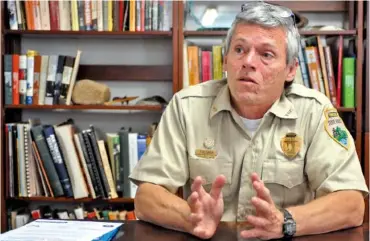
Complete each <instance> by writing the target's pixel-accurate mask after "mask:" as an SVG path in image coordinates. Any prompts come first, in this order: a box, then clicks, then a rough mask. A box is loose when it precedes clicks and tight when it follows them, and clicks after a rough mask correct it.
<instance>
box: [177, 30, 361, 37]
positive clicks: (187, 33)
mask: <svg viewBox="0 0 370 241" xmlns="http://www.w3.org/2000/svg"><path fill="white" fill-rule="evenodd" d="M299 33H300V34H301V35H304V36H305V35H350V36H352V35H356V33H357V30H356V29H351V30H332V31H321V30H301V31H299ZM226 34H227V31H211V30H205V31H202V30H200V31H184V36H187V37H202V36H222V37H225V36H226Z"/></svg>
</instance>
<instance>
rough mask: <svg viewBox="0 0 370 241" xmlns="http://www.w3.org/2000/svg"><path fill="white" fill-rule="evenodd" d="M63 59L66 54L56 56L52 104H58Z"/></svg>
mask: <svg viewBox="0 0 370 241" xmlns="http://www.w3.org/2000/svg"><path fill="white" fill-rule="evenodd" d="M65 59H66V56H63V55H59V57H58V64H57V72H56V78H55V84H54V95H53V104H54V105H58V104H59V97H60V89H61V86H62V80H63V70H64V62H65Z"/></svg>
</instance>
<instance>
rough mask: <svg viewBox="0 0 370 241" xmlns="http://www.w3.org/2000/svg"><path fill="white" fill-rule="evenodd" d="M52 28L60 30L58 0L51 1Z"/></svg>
mask: <svg viewBox="0 0 370 241" xmlns="http://www.w3.org/2000/svg"><path fill="white" fill-rule="evenodd" d="M49 12H50V28H51V30H60V28H59V4H58V1H56V0H50V1H49Z"/></svg>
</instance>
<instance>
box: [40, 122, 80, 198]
mask: <svg viewBox="0 0 370 241" xmlns="http://www.w3.org/2000/svg"><path fill="white" fill-rule="evenodd" d="M43 132H44V135H45V138H46V143H47V145H48V147H49V152H50V153H51V157H52V158H53V161H54V166H55V169H56V171H57V173H58V177H59V180H60V183H61V184H62V187H63V190H64V194H65V196H67V197H73V191H72V185H71V181H70V179H69V175H68V171H67V168H66V165H65V162H64V158H63V154H62V151H61V150H60V148H59V144H58V141H57V138H56V134H55V131H54V128H53V127H52V126H45V127H44V129H43Z"/></svg>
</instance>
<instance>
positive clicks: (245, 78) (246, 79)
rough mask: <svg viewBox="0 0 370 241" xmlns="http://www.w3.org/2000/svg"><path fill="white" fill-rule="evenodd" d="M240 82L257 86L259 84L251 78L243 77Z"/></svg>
mask: <svg viewBox="0 0 370 241" xmlns="http://www.w3.org/2000/svg"><path fill="white" fill-rule="evenodd" d="M239 81H243V82H250V83H254V84H257V82H256V81H255V80H254V79H252V78H249V77H241V78H239Z"/></svg>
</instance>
